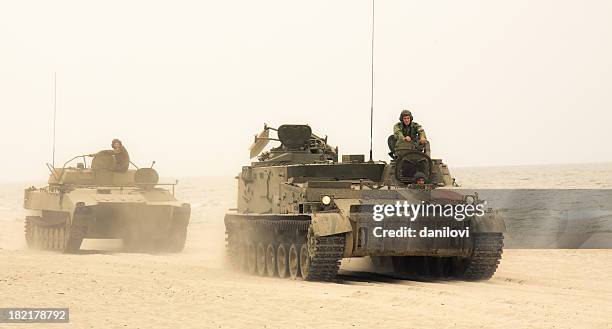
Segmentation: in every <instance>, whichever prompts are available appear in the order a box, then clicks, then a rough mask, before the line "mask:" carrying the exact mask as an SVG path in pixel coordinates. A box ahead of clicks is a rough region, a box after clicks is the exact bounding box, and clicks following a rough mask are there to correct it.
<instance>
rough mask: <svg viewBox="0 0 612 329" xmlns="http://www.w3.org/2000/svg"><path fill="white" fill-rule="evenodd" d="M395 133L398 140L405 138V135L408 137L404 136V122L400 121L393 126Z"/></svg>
mask: <svg viewBox="0 0 612 329" xmlns="http://www.w3.org/2000/svg"><path fill="white" fill-rule="evenodd" d="M393 135H394V136H395V138H397V140H400V139H404V137H406V136H404V132H403V131H402V123H401V122H400V123H396V124H395V125H394V126H393Z"/></svg>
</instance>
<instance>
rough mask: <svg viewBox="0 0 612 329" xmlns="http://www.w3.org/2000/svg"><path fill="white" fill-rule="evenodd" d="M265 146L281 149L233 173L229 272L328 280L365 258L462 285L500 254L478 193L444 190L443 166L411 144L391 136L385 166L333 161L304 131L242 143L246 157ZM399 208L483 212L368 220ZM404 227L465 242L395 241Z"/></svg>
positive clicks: (334, 153)
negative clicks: (420, 179)
mask: <svg viewBox="0 0 612 329" xmlns="http://www.w3.org/2000/svg"><path fill="white" fill-rule="evenodd" d="M270 131H277V135H278V138H270V137H269V132H270ZM269 140H277V141H280V143H281V145H280V146H278V147H276V148H272V149H271V150H270V151H268V152H264V153H262V154H260V155H259V157H258V160H259V161H257V162H253V163H252V164H251V165H250V166H245V167H243V168H242V171H241V173H240V174H239V175H238V176H237V179H238V208H237V211H236V213H228V214H227V215H226V216H225V227H226V241H227V251H228V255H229V259H230V261H231V262H232V264H233V266H235V267H236V268H237V269H240V270H244V271H247V272H250V273H257V274H259V275H262V276H263V275H267V276H279V277H292V278H303V279H305V280H313V281H332V280H335V278H336V276H337V274H338V270H339V266H340V261H341V259H342V258H348V257H364V256H370V257H371V258H372V260H373V263H374V264H376V265H379V266H389V267H391V268H392V271H393V272H396V273H405V274H414V275H417V276H436V277H458V278H463V279H468V280H481V279H489V278H490V277H491V276H492V275H493V274H494V272H495V270H496V268H497V265H498V263H499V260H500V258H501V254H502V244H503V232H504V231H505V226H504V223H503V220H502V219H501V218H499V217H498V216H497V215H496V213H495V211H493V210H491V209H487V208H485V207H484V205H485V202H484V201H482V200H479V198H478V195H475V194H472V195H464V194H462V193H460V191H459V190H453V189H452V186H453V184H454V180H453V179H452V177H451V175H450V172H449V170H448V167H447V166H446V165H445V164H444V163H443V162H442V161H441V160H439V159H431V158H430V157H429V156H427V155H426V154H425V153H423V152H421V151H419V150H418V149H417V145H413V144H411V143H407V142H400V143H397V142H396V141H393V143H391V139H390V141H389V142H390V146H391V148H392V152H391V154H390V155H391V156H392V158H393V159H392V161H391V162H390V163H388V164H387V163H385V162H365V161H364V156H363V155H357V156H356V155H344V156H343V157H342V162H339V161H338V149H337V148H333V147H331V146H329V145H328V143H327V137H325V138H321V137H318V136H317V135H315V134H313V133H312V131H311V128H310V127H309V126H307V125H283V126H280V127H279V128H278V129H273V128H271V127H267V126H265V127H264V131H263V132H262V133H261V134H259V135H258V136H256V138H255V143H254V144H253V145H252V146H251V157H254V156H256V155H257V154H259V153H260V152H261V151H262V150H263V149H264V148H265V145H266V143H267V142H268V141H269ZM396 144H397V145H396ZM418 175H421V176H422V175H424V176H425V178H426V184H417V181H416V179H415V177H417V176H418ZM449 187H450V188H449ZM404 201H406V203H409V204H413V205H416V204H421V205H439V206H440V207H442V206H451V207H452V206H454V205H458V206H466V205H468V204H469V205H472V207H476V206H479V208H480V209H482V214H481V216H475V215H473V214H472V216H468V217H467V218H463V219H462V220H457V219H456V218H455V217H449V216H448V215H447V216H445V215H437V216H435V215H434V216H432V215H429V214H428V215H426V216H423V217H422V218H419V219H418V220H414V221H411V220H410V219H409V218H408V217H401V216H399V215H395V214H391V213H388V214H387V215H389V216H387V217H386V218H385V219H384V220H381V221H377V220H374V219H373V218H375V216H374V215H375V212H376V209H377V207H378V210H381V208H380V207H382V206H392V205H395V204H398V202H404ZM457 209H463V208H457ZM408 229H412V230H414V231H413V232H420V231H421V230H423V229H425V230H428V232H429V231H434V232H438V233H440V234H441V235H444V232H447V233H448V232H450V231H451V230H453V231H456V232H461V231H463V232H466V231H469V236H463V237H457V236H452V237H451V236H449V237H447V238H444V237H439V236H438V237H428V236H425V237H420V236H416V237H403V238H401V237H398V235H401V233H402V232H406V231H407V230H408ZM391 231H393V233H389V232H391ZM385 232H386V233H388V234H387V235H386V236H382V235H384V234H385ZM436 234H437V233H436ZM389 235H394V236H395V237H390V236H389Z"/></svg>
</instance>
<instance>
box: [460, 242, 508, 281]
mask: <svg viewBox="0 0 612 329" xmlns="http://www.w3.org/2000/svg"><path fill="white" fill-rule="evenodd" d="M503 247H504V235H503V234H502V233H486V234H485V233H480V234H475V235H474V251H473V253H472V257H470V258H469V260H468V262H467V264H466V267H465V272H463V274H462V275H461V278H462V279H466V280H487V279H490V278H491V277H492V276H493V274H495V271H496V270H497V265H498V264H499V261H500V259H501V256H502V252H503Z"/></svg>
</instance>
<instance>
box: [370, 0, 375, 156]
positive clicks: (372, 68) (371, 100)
mask: <svg viewBox="0 0 612 329" xmlns="http://www.w3.org/2000/svg"><path fill="white" fill-rule="evenodd" d="M374 1H375V0H372V48H371V49H372V52H371V54H372V63H371V64H372V67H371V70H372V79H371V82H370V86H371V90H370V162H372V161H373V160H372V136H373V135H372V130H373V125H374Z"/></svg>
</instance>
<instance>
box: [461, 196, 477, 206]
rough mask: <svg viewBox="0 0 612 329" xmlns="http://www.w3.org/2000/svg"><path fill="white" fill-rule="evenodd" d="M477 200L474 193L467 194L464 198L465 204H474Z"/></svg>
mask: <svg viewBox="0 0 612 329" xmlns="http://www.w3.org/2000/svg"><path fill="white" fill-rule="evenodd" d="M475 201H476V198H474V196H473V195H466V196H465V197H464V198H463V202H465V204H474V202H475Z"/></svg>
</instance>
